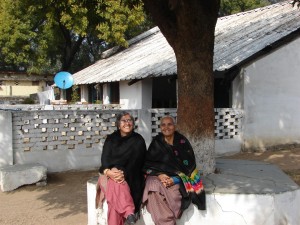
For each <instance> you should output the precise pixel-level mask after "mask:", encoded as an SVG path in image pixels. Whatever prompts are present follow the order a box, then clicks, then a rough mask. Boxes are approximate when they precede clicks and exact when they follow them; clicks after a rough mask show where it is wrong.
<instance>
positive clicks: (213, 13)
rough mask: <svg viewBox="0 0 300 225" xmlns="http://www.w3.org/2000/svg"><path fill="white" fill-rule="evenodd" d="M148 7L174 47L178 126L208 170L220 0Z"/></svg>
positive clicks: (157, 2)
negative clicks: (216, 32)
mask: <svg viewBox="0 0 300 225" xmlns="http://www.w3.org/2000/svg"><path fill="white" fill-rule="evenodd" d="M144 3H145V9H146V10H147V11H148V12H149V13H150V14H151V15H152V17H153V20H154V21H155V23H156V24H157V25H158V27H159V28H160V30H161V32H162V33H163V34H164V36H165V37H166V39H167V41H168V42H169V44H170V45H171V46H172V48H173V49H174V52H175V55H176V60H177V74H178V109H177V127H178V130H179V131H180V132H182V133H183V134H184V135H185V136H186V137H187V138H188V139H189V141H190V142H191V144H192V146H193V148H194V151H195V155H196V159H197V166H198V167H199V168H200V169H201V170H203V172H204V173H205V174H206V173H212V172H213V171H214V168H215V157H214V151H215V150H214V140H215V139H214V77H213V49H214V33H215V26H216V21H217V17H218V10H219V4H220V2H219V0H209V1H205V0H203V1H201V0H144Z"/></svg>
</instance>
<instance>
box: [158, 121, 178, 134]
mask: <svg viewBox="0 0 300 225" xmlns="http://www.w3.org/2000/svg"><path fill="white" fill-rule="evenodd" d="M160 129H161V132H162V134H163V135H164V136H165V137H170V136H173V135H174V132H175V124H174V122H173V120H172V118H169V117H166V118H164V119H162V121H161V124H160Z"/></svg>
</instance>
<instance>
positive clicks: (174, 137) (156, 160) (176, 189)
mask: <svg viewBox="0 0 300 225" xmlns="http://www.w3.org/2000/svg"><path fill="white" fill-rule="evenodd" d="M160 129H161V133H159V134H158V135H157V136H156V137H154V139H153V141H152V142H151V144H150V146H149V149H148V152H147V153H146V159H145V165H144V170H145V172H146V174H147V180H146V186H145V190H144V195H143V204H145V205H146V207H147V210H148V212H149V213H150V214H151V217H152V220H153V221H154V223H155V224H156V225H174V224H176V219H177V218H180V216H181V214H182V212H183V210H184V209H186V208H188V206H189V205H190V203H191V202H192V203H194V204H195V205H196V206H197V207H198V209H200V210H205V209H206V202H205V191H204V188H203V185H202V180H201V178H200V174H199V172H198V170H197V169H196V162H195V156H194V151H193V149H192V146H191V144H190V142H189V141H188V140H187V138H186V137H184V136H183V135H182V134H180V133H179V132H177V131H176V129H175V120H174V118H172V117H171V116H165V117H163V118H162V119H161V123H160Z"/></svg>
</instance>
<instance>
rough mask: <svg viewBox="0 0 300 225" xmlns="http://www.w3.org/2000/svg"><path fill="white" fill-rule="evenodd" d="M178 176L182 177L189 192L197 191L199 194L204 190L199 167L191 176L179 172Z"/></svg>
mask: <svg viewBox="0 0 300 225" xmlns="http://www.w3.org/2000/svg"><path fill="white" fill-rule="evenodd" d="M178 176H179V177H180V178H181V180H182V182H183V184H184V187H185V189H186V191H187V192H188V193H192V192H195V193H196V194H199V193H201V192H202V191H203V190H204V187H203V183H202V179H201V177H200V174H199V171H198V170H197V169H195V170H194V171H193V172H192V174H191V176H190V177H189V176H187V175H185V174H184V173H179V174H178Z"/></svg>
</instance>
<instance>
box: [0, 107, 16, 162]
mask: <svg viewBox="0 0 300 225" xmlns="http://www.w3.org/2000/svg"><path fill="white" fill-rule="evenodd" d="M12 140H13V138H12V113H11V112H10V111H3V110H0V156H1V157H0V167H1V166H6V165H13V163H14V162H13V160H14V159H13V147H12Z"/></svg>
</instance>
